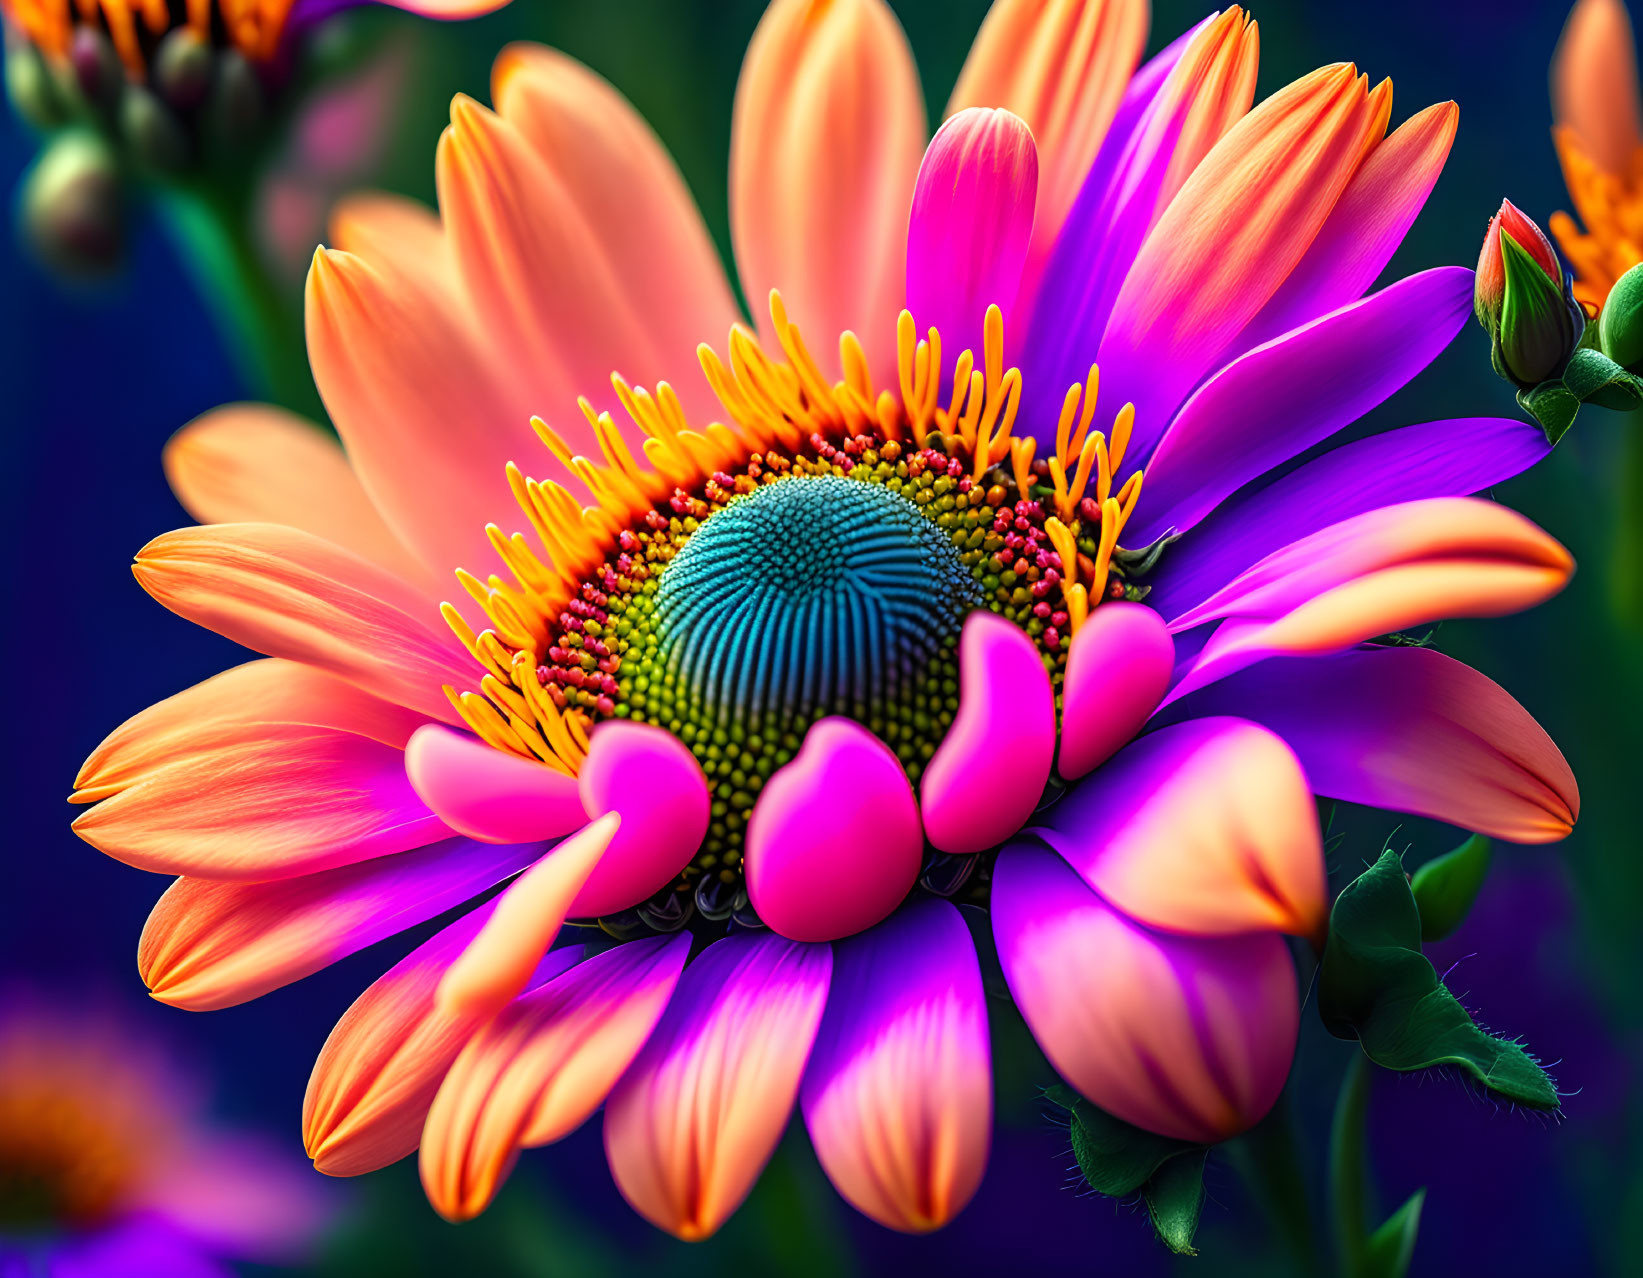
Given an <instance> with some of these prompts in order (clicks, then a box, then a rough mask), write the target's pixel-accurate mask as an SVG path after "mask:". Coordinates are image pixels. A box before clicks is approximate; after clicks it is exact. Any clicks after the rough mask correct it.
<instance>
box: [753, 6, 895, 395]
mask: <svg viewBox="0 0 1643 1278" xmlns="http://www.w3.org/2000/svg"><path fill="white" fill-rule="evenodd" d="M926 128H927V125H926V124H925V116H924V101H923V98H922V96H921V94H920V93H919V87H918V72H917V71H916V70H915V69H914V66H913V54H912V50H911V49H909V48H908V47H907V37H906V36H904V35H903V34H902V31H901V27H900V25H899V24H898V23H897V22H896V19H895V16H894V15H893V14H892V13H891V12H890V9H889V6H887V5H886V4H884V3H883V2H882V0H827V2H826V3H818V2H817V0H777V2H776V3H774V4H772V5H771V6H770V7H769V9H767V10H766V11H765V15H764V18H763V19H762V20H761V21H760V23H759V29H758V30H757V31H755V32H754V33H753V39H752V41H751V43H749V45H748V46H747V59H746V61H745V62H743V63H742V75H741V80H740V82H739V83H738V84H737V86H736V109H735V115H734V118H733V119H732V122H731V139H730V235H731V240H732V242H733V243H734V244H735V247H736V263H737V265H738V267H739V268H740V270H741V276H742V290H743V292H744V294H745V295H746V296H747V297H748V298H750V299H753V301H754V302H755V303H762V301H763V299H764V298H766V297H767V296H769V294H770V290H771V289H780V290H781V293H782V298H783V300H784V301H785V302H786V304H787V309H788V313H789V314H791V315H792V316H793V317H794V319H795V320H796V321H797V322H798V323H799V325H800V326H801V327H802V328H803V329H804V331H805V332H807V333H810V334H812V335H813V336H815V337H817V338H825V341H826V342H830V341H832V340H833V335H834V334H837V333H841V332H843V331H844V330H846V329H850V330H853V331H854V332H855V333H856V334H857V335H858V336H859V337H860V338H861V339H862V341H863V343H864V344H865V345H866V349H867V354H868V362H869V364H870V365H871V367H872V369H873V371H874V373H875V375H876V376H877V377H879V378H890V377H893V376H894V370H895V366H896V365H895V345H894V333H893V331H892V329H891V327H890V322H891V321H893V320H894V318H895V315H896V312H897V311H898V310H899V309H900V307H901V302H902V297H903V274H904V263H905V261H906V242H907V241H906V236H907V206H908V203H909V201H910V200H911V199H912V195H913V179H914V176H915V175H916V174H917V173H918V167H919V155H920V154H921V153H922V152H923V150H924V141H925V136H926ZM757 309H758V308H757V306H756V307H755V310H757ZM815 353H816V354H817V356H818V358H819V359H820V360H821V361H822V366H823V368H824V369H827V370H829V371H836V370H834V369H833V368H832V364H833V356H832V354H831V353H830V351H829V350H828V349H827V347H826V345H825V342H818V343H817V344H816V345H815Z"/></svg>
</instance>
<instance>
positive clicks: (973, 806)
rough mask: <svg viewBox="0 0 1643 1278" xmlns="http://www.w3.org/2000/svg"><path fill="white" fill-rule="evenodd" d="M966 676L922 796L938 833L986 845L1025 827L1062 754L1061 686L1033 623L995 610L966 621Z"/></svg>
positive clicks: (970, 845) (939, 837)
mask: <svg viewBox="0 0 1643 1278" xmlns="http://www.w3.org/2000/svg"><path fill="white" fill-rule="evenodd" d="M1097 611H1099V610H1097ZM959 676H960V679H961V684H960V688H961V690H960V694H959V703H958V714H957V715H956V716H954V718H953V726H952V727H951V728H949V729H948V730H947V735H946V736H945V737H944V738H943V739H942V742H941V745H940V746H939V747H938V748H937V749H936V752H935V755H934V756H933V757H932V758H931V760H930V763H929V765H928V767H926V769H925V771H924V778H923V780H922V781H921V783H920V785H919V800H920V805H921V807H922V810H923V816H924V833H925V836H926V837H927V838H928V839H929V840H930V842H931V843H933V844H935V845H936V847H938V848H940V849H941V850H942V851H943V852H954V853H968V852H981V851H983V850H985V849H987V848H992V847H997V846H998V845H999V844H1000V843H1002V842H1004V840H1005V839H1007V838H1009V837H1010V836H1011V835H1012V834H1014V833H1015V832H1016V831H1017V830H1019V829H1020V828H1021V826H1022V824H1023V823H1024V822H1025V821H1026V820H1027V818H1028V817H1029V816H1031V815H1032V811H1033V809H1034V808H1035V807H1037V806H1038V801H1039V799H1040V798H1041V797H1042V796H1043V794H1044V784H1045V782H1047V781H1048V780H1049V779H1050V768H1051V765H1052V764H1053V763H1054V761H1055V694H1054V693H1053V692H1052V691H1051V688H1050V677H1049V675H1048V674H1047V673H1045V670H1044V664H1043V662H1042V661H1041V660H1040V658H1039V655H1038V648H1037V646H1036V645H1035V644H1034V643H1033V641H1032V640H1031V639H1029V638H1028V637H1027V635H1026V632H1024V631H1023V630H1022V629H1021V628H1020V627H1018V626H1016V625H1015V624H1014V623H1013V622H1010V621H1006V620H1005V619H1004V618H1003V617H1000V616H998V615H997V614H996V613H991V612H986V611H977V612H973V613H971V614H970V616H969V619H968V620H966V621H965V623H964V633H963V636H962V638H961V639H960V641H959ZM1149 709H1150V707H1149Z"/></svg>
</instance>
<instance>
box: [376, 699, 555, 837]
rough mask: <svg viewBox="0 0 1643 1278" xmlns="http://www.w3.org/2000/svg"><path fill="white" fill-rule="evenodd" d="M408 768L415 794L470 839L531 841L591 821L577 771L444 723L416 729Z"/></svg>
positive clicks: (408, 749) (407, 755)
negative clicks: (513, 752)
mask: <svg viewBox="0 0 1643 1278" xmlns="http://www.w3.org/2000/svg"><path fill="white" fill-rule="evenodd" d="M405 773H406V775H407V776H408V777H410V780H411V786H412V788H413V789H414V790H415V791H416V792H417V797H418V798H420V799H421V800H422V801H423V802H424V803H426V804H427V805H428V806H429V807H430V808H432V809H433V811H434V813H435V814H436V815H437V816H438V817H439V818H440V819H441V820H442V821H444V822H445V824H446V825H448V826H450V827H451V829H453V830H456V831H457V832H458V833H460V834H465V835H467V836H468V837H469V838H470V839H479V840H481V841H482V842H485V843H527V842H532V841H534V840H537V839H556V838H558V837H559V836H560V835H562V834H569V833H570V832H571V831H572V830H574V829H577V828H578V827H580V826H582V825H585V824H586V823H587V819H588V818H587V814H586V813H585V812H583V810H582V800H581V799H580V798H579V797H578V796H577V792H576V779H575V778H574V777H568V776H565V775H564V774H563V773H560V772H555V771H554V770H553V769H552V768H550V767H548V766H547V765H546V764H541V763H532V762H531V761H530V760H528V759H521V758H518V757H517V756H515V755H511V754H505V753H504V752H503V751H501V750H498V749H496V748H495V747H493V746H488V745H486V744H485V743H484V742H483V741H480V740H478V739H477V738H475V737H471V736H468V735H467V734H466V733H462V732H456V731H454V730H453V729H451V728H446V727H443V726H441V725H439V724H428V725H426V726H425V727H422V728H418V729H417V730H416V732H415V733H413V734H412V736H411V739H410V741H409V742H408V743H407V744H406V746H405Z"/></svg>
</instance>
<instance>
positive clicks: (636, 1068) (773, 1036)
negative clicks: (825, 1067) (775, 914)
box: [605, 933, 833, 1241]
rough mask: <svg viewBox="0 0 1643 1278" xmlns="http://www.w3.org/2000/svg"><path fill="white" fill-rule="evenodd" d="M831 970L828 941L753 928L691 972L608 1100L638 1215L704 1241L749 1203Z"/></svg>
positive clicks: (611, 1138) (618, 1159)
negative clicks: (813, 942) (804, 939)
mask: <svg viewBox="0 0 1643 1278" xmlns="http://www.w3.org/2000/svg"><path fill="white" fill-rule="evenodd" d="M832 967H833V957H832V952H831V951H830V950H829V949H828V947H827V946H825V945H801V944H798V943H796V942H793V941H788V940H784V939H783V938H781V937H779V936H772V935H758V936H753V935H748V934H745V933H744V934H742V935H738V936H731V937H728V938H727V939H725V940H723V941H719V942H717V943H716V944H713V945H710V946H708V948H707V949H706V950H704V951H703V952H702V954H701V956H700V957H699V958H697V959H696V961H695V962H694V963H692V964H691V965H690V966H689V967H687V968H686V969H685V974H684V976H683V977H682V978H680V981H679V987H678V989H677V991H676V992H675V994H674V996H673V1001H672V1002H671V1003H669V1004H668V1009H667V1012H666V1013H665V1014H664V1015H663V1017H662V1021H661V1024H660V1025H658V1026H657V1028H656V1031H655V1033H653V1034H652V1035H651V1036H650V1040H649V1042H647V1043H646V1044H645V1047H644V1050H643V1051H642V1052H640V1053H639V1058H638V1059H637V1060H635V1061H634V1062H633V1065H632V1066H631V1067H630V1068H629V1069H628V1071H627V1073H625V1074H624V1075H622V1079H621V1081H620V1082H619V1083H617V1084H616V1087H615V1090H613V1091H612V1092H611V1094H610V1100H609V1101H608V1102H607V1103H606V1105H605V1153H606V1156H607V1157H608V1158H609V1160H610V1169H611V1172H612V1174H613V1175H614V1176H615V1177H616V1184H617V1186H618V1188H620V1189H621V1191H622V1195H623V1197H625V1198H626V1199H627V1200H628V1202H630V1203H631V1204H632V1205H633V1207H634V1209H635V1210H636V1211H638V1212H639V1214H640V1215H642V1216H644V1217H645V1218H646V1219H647V1220H649V1221H651V1222H652V1223H653V1224H655V1225H657V1226H659V1227H660V1228H662V1229H665V1230H667V1231H668V1232H669V1233H671V1234H674V1235H676V1236H678V1237H680V1238H683V1239H685V1240H687V1241H695V1240H697V1239H701V1238H706V1237H708V1236H709V1235H711V1234H712V1233H714V1232H715V1231H716V1230H717V1229H718V1228H719V1226H720V1225H722V1224H723V1223H724V1222H725V1221H726V1220H727V1219H728V1218H729V1216H730V1214H731V1213H732V1212H733V1211H735V1210H736V1208H737V1207H738V1206H740V1204H741V1201H742V1199H743V1198H745V1197H746V1196H747V1192H748V1190H750V1189H751V1188H752V1187H753V1182H754V1181H755V1180H756V1179H758V1175H759V1171H760V1169H761V1168H763V1167H764V1164H765V1162H766V1161H767V1160H768V1159H769V1157H770V1155H771V1152H772V1151H773V1150H774V1149H775V1148H776V1142H777V1141H778V1140H779V1139H780V1138H781V1134H782V1129H783V1128H784V1127H786V1126H787V1118H788V1115H789V1114H790V1113H791V1112H792V1110H793V1100H794V1097H795V1096H796V1095H797V1094H798V1090H799V1079H800V1077H801V1076H802V1074H803V1072H804V1066H805V1062H806V1060H807V1059H808V1058H809V1056H810V1045H811V1044H812V1043H813V1042H814V1041H815V1037H816V1029H817V1027H818V1026H819V1025H820V1023H821V1017H822V1008H823V1005H824V1004H825V1003H826V1001H827V986H828V979H829V976H830V974H831V972H832Z"/></svg>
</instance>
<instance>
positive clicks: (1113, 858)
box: [1032, 718, 1329, 936]
mask: <svg viewBox="0 0 1643 1278" xmlns="http://www.w3.org/2000/svg"><path fill="white" fill-rule="evenodd" d="M1032 830H1033V832H1034V833H1035V834H1038V835H1039V836H1041V837H1042V838H1043V839H1044V841H1045V842H1046V843H1048V844H1049V845H1050V846H1051V847H1052V848H1054V849H1055V850H1056V851H1057V852H1059V853H1061V855H1062V856H1064V857H1065V858H1066V859H1067V861H1068V862H1069V863H1070V864H1071V865H1072V867H1073V869H1075V870H1077V871H1078V872H1079V873H1080V874H1081V875H1083V876H1084V879H1085V880H1086V881H1087V882H1088V883H1089V885H1090V886H1091V887H1093V888H1094V889H1095V890H1096V891H1097V892H1099V893H1101V895H1102V896H1103V897H1105V898H1106V899H1107V900H1108V901H1110V902H1112V904H1113V905H1115V906H1116V907H1118V908H1119V909H1121V910H1123V911H1124V912H1125V913H1126V914H1130V915H1133V916H1134V917H1135V918H1136V919H1138V920H1140V921H1141V922H1143V923H1145V924H1147V925H1148V926H1149V927H1156V928H1163V929H1164V930H1166V931H1170V932H1185V933H1191V934H1194V935H1200V936H1224V935H1228V934H1230V933H1234V932H1250V931H1267V930H1271V931H1277V932H1288V933H1291V934H1293V935H1296V936H1316V935H1318V934H1319V932H1320V931H1321V929H1322V928H1323V925H1324V921H1325V916H1326V912H1327V910H1328V908H1329V896H1328V889H1327V886H1326V884H1325V882H1324V858H1323V848H1322V847H1321V845H1320V843H1319V839H1318V823H1317V815H1316V812H1315V811H1314V809H1313V805H1312V792H1311V790H1310V789H1308V787H1307V779H1306V777H1305V776H1303V775H1302V773H1301V769H1300V766H1299V765H1298V764H1297V763H1296V761H1295V756H1294V754H1293V753H1292V752H1291V751H1290V749H1289V747H1288V746H1286V745H1285V744H1284V743H1283V742H1282V741H1281V740H1279V739H1278V738H1277V737H1276V736H1274V735H1273V734H1272V733H1271V732H1268V731H1267V730H1266V729H1265V728H1262V727H1260V726H1258V725H1256V724H1253V723H1249V722H1247V721H1245V720H1242V719H1221V718H1217V719H1193V720H1189V721H1188V722H1186V723H1180V724H1176V725H1174V726H1172V727H1168V728H1162V729H1160V730H1158V731H1156V732H1151V733H1148V734H1147V735H1146V736H1144V737H1142V738H1141V739H1140V740H1139V741H1137V742H1135V743H1134V744H1132V745H1130V746H1128V747H1126V748H1125V749H1123V750H1121V751H1119V753H1118V754H1117V755H1115V756H1114V757H1113V758H1112V759H1111V760H1110V761H1109V762H1108V763H1107V764H1106V765H1105V766H1103V767H1102V768H1101V769H1100V771H1098V772H1096V773H1095V774H1094V775H1093V776H1090V777H1087V778H1085V780H1083V781H1082V782H1080V783H1079V784H1078V785H1076V786H1074V787H1073V789H1072V790H1071V791H1069V792H1068V794H1067V795H1066V796H1065V797H1064V798H1063V799H1062V800H1061V802H1059V803H1057V804H1056V805H1055V806H1054V807H1052V808H1050V809H1048V810H1047V811H1046V812H1045V814H1044V819H1043V821H1042V823H1040V824H1036V825H1034V826H1033V827H1032Z"/></svg>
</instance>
